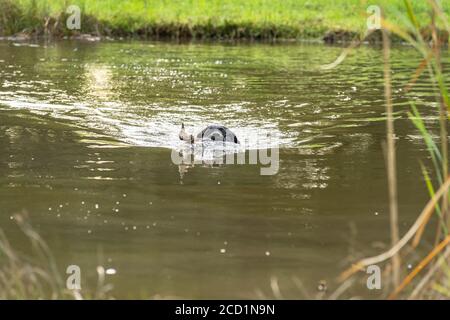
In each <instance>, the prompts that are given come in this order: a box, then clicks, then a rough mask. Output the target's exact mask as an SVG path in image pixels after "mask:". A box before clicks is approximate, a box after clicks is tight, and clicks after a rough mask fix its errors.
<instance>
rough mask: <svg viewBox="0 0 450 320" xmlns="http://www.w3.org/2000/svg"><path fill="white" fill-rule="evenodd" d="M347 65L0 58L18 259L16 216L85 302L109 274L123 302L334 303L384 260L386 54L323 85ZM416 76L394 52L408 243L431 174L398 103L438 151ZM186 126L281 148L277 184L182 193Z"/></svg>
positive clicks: (265, 47)
mask: <svg viewBox="0 0 450 320" xmlns="http://www.w3.org/2000/svg"><path fill="white" fill-rule="evenodd" d="M340 52H341V48H337V47H326V46H323V45H301V44H296V45H286V44H285V45H281V44H279V45H270V44H240V45H230V44H171V43H157V42H156V43H149V42H131V43H129V42H103V43H79V42H60V43H49V44H45V43H38V44H37V45H31V46H30V45H27V44H13V43H11V42H0V150H1V152H0V226H1V228H2V229H3V230H5V232H6V233H7V235H8V237H9V239H10V241H11V242H12V244H13V245H14V246H16V247H17V248H18V249H22V250H25V251H26V250H27V246H28V244H27V242H26V240H25V239H24V238H23V236H22V234H21V232H20V231H19V230H18V229H17V227H16V224H15V222H14V221H13V220H11V218H10V217H11V216H12V215H13V214H15V213H18V212H22V211H25V212H27V213H28V215H29V217H30V221H31V223H32V225H33V226H34V228H35V229H36V230H37V231H38V232H39V233H40V234H41V236H42V237H43V238H44V239H45V240H46V241H47V243H48V245H49V247H50V248H51V250H52V252H53V255H54V258H55V260H56V262H57V264H58V267H59V268H60V270H61V273H62V274H63V275H64V274H65V269H66V267H67V266H68V265H71V264H76V265H78V266H80V268H81V272H82V287H83V286H85V287H95V283H96V282H95V278H96V267H97V266H98V265H101V266H104V267H105V268H111V269H114V270H116V274H114V275H107V279H106V281H107V282H108V283H111V284H113V286H114V289H113V295H114V296H116V297H119V298H163V297H182V298H261V297H263V298H264V297H265V298H274V297H275V295H278V294H277V293H276V292H274V286H273V285H274V283H275V282H278V286H279V288H280V294H281V296H282V297H283V298H291V299H301V298H305V297H306V296H305V294H304V291H306V292H308V294H309V295H310V296H311V297H315V296H316V294H318V293H319V291H318V283H319V281H323V280H325V281H327V283H328V286H329V291H332V289H333V288H335V284H334V279H335V277H336V276H337V275H338V274H339V272H341V271H342V270H343V268H344V267H346V266H348V265H349V263H350V262H352V261H354V259H356V258H357V257H362V256H364V255H367V254H375V253H378V252H380V251H381V250H383V248H386V246H387V245H388V244H389V217H388V211H387V210H388V207H387V190H386V185H387V183H386V172H385V165H384V155H383V147H382V144H383V141H384V137H385V123H384V122H383V115H384V114H383V112H384V106H383V83H382V58H381V54H380V50H379V48H373V47H363V48H360V49H358V50H356V51H355V52H354V53H352V54H351V55H350V56H349V57H348V58H347V60H346V61H345V62H344V63H343V64H342V65H340V66H338V67H337V68H336V69H333V70H322V69H321V68H320V66H321V65H323V64H327V63H330V62H332V61H333V60H334V59H335V58H336V57H337V56H338V55H339V53H340ZM447 56H448V55H447V54H445V55H444V57H443V61H444V62H445V61H448V59H447ZM419 62H420V57H419V56H417V54H415V52H414V51H413V50H412V49H410V48H408V47H404V46H402V47H398V48H393V50H392V63H393V90H394V104H395V109H396V111H397V112H398V114H397V115H398V120H397V121H396V123H395V125H396V132H397V136H398V139H397V140H396V142H397V158H398V180H399V186H400V187H399V211H400V221H401V228H402V231H404V230H406V228H407V227H408V226H409V225H410V223H411V222H412V221H413V220H414V218H415V217H416V216H417V214H418V213H419V211H420V210H421V208H422V207H423V205H424V204H425V202H426V200H427V193H426V188H425V184H424V182H423V179H422V178H421V174H420V164H419V159H422V160H423V161H424V163H425V164H426V165H427V166H429V167H430V168H431V162H430V160H429V159H428V158H427V152H426V150H425V146H424V143H423V141H422V140H421V138H420V135H419V132H418V131H417V130H416V129H415V128H414V126H413V125H412V124H411V122H410V121H409V120H408V119H407V116H406V114H405V111H407V110H408V108H409V106H408V104H407V99H408V98H413V99H414V100H415V101H416V103H417V106H418V107H419V110H420V111H421V112H422V113H423V114H424V115H425V116H426V117H427V121H426V123H427V125H428V126H429V128H430V129H431V130H434V132H436V137H437V134H438V131H437V125H438V121H437V119H436V117H435V115H436V114H437V110H436V105H435V104H434V102H433V98H432V90H431V87H430V84H429V82H428V81H427V78H426V75H424V76H422V77H421V78H419V80H418V82H417V84H416V86H415V87H414V90H412V91H411V92H410V93H408V94H406V93H404V91H403V90H402V88H403V87H404V86H405V85H406V84H407V82H408V80H409V78H410V77H411V74H412V73H413V71H414V69H415V66H416V65H417V64H418V63H419ZM445 67H446V68H447V66H446V65H445ZM181 122H184V123H185V124H186V126H187V127H188V128H189V130H191V131H196V130H198V129H201V128H202V127H204V126H206V125H207V124H210V123H220V124H223V125H226V126H227V127H229V128H230V129H232V130H233V131H234V132H236V134H237V135H238V137H243V136H246V135H248V134H250V133H252V132H255V131H259V132H275V133H276V134H277V138H276V140H275V141H273V142H274V143H275V144H276V145H279V148H280V150H279V159H280V163H279V170H278V172H277V174H275V175H261V174H260V169H261V167H262V165H260V164H256V165H255V164H248V163H247V164H227V165H221V166H210V165H207V164H204V165H201V164H200V165H195V166H194V167H192V168H189V170H188V171H187V172H184V174H183V175H180V170H181V169H180V168H179V167H178V166H177V165H175V164H174V163H173V162H172V161H171V150H172V149H177V148H178V147H179V146H180V141H179V140H178V131H179V127H180V124H181ZM250 144H251V143H250ZM251 147H255V145H253V146H250V147H249V149H251ZM181 171H182V170H181ZM300 282H301V284H300ZM361 292H362V294H363V295H364V294H367V295H370V294H371V293H370V292H368V291H367V290H365V289H364V288H361Z"/></svg>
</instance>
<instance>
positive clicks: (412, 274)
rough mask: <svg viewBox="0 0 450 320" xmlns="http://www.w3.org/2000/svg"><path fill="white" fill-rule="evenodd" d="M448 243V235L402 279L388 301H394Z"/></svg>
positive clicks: (449, 238) (449, 237)
mask: <svg viewBox="0 0 450 320" xmlns="http://www.w3.org/2000/svg"><path fill="white" fill-rule="evenodd" d="M449 243H450V235H449V236H447V237H445V239H444V240H442V241H441V242H440V243H439V244H438V245H437V246H436V247H434V248H433V250H431V252H430V253H429V254H428V255H427V256H426V257H425V258H424V259H423V260H422V261H420V262H419V264H418V265H417V267H415V268H414V270H413V271H411V272H410V273H409V274H408V275H407V276H406V278H405V279H403V281H402V283H401V284H400V285H399V286H397V288H396V289H395V290H394V291H393V292H392V293H391V294H390V295H389V297H388V299H389V300H393V299H396V298H397V296H398V294H399V293H400V292H401V291H402V290H403V289H404V288H405V287H406V286H407V285H408V284H409V283H410V282H411V281H412V280H413V279H414V278H415V276H416V275H417V274H419V272H420V271H422V270H423V268H425V267H426V266H427V265H428V264H429V263H430V262H431V260H433V258H434V257H435V256H436V255H437V254H438V253H439V252H441V251H442V249H444V248H445V246H446V245H448V244H449Z"/></svg>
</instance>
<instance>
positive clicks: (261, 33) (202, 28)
mask: <svg viewBox="0 0 450 320" xmlns="http://www.w3.org/2000/svg"><path fill="white" fill-rule="evenodd" d="M70 4H76V5H78V6H79V7H80V8H81V9H82V13H83V16H82V30H81V31H82V32H86V33H89V32H90V33H92V32H95V31H97V30H99V31H100V32H101V33H103V34H111V35H134V34H138V35H146V36H150V37H152V36H153V37H154V36H169V37H196V38H254V39H273V38H287V39H298V38H320V37H322V36H324V34H325V33H327V32H328V31H346V32H348V33H351V34H355V33H361V32H363V31H364V30H365V27H366V9H367V7H368V6H369V5H371V4H375V2H371V1H366V0H334V1H329V0H246V1H243V0H171V1H169V0H129V1H121V0H89V1H87V0H71V1H68V0H65V1H64V0H15V1H13V0H0V9H1V10H0V12H3V14H2V13H0V33H3V35H11V34H13V33H17V32H20V31H23V30H26V31H35V32H37V33H39V32H43V30H44V28H43V25H44V21H45V19H46V17H51V18H52V19H51V22H52V23H50V24H49V25H50V26H52V25H53V24H54V21H58V19H59V21H60V23H59V24H58V28H59V29H58V31H59V33H65V34H67V32H68V31H67V30H64V24H65V23H64V20H65V19H64V17H65V14H64V11H65V8H66V6H67V5H70ZM376 4H378V5H380V6H381V7H382V8H383V10H384V11H385V12H386V15H387V16H388V17H389V18H391V19H392V20H393V22H396V23H402V21H400V18H398V16H400V15H399V14H398V13H399V12H403V13H404V12H405V9H404V2H403V0H377V1H376ZM442 5H443V7H444V10H445V11H446V12H447V13H449V12H450V1H442ZM1 7H3V8H1ZM413 9H414V11H415V13H416V15H417V17H418V18H419V21H420V22H421V23H423V24H424V25H425V24H427V22H429V14H428V11H429V8H428V6H427V1H424V0H420V1H414V3H413Z"/></svg>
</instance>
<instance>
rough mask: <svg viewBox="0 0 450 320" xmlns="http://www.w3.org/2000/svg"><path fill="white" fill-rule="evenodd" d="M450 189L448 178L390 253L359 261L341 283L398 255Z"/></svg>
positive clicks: (348, 271)
mask: <svg viewBox="0 0 450 320" xmlns="http://www.w3.org/2000/svg"><path fill="white" fill-rule="evenodd" d="M449 187H450V177H448V178H447V179H446V180H445V182H444V184H442V186H441V187H440V188H439V190H438V191H437V192H436V193H435V194H434V196H433V197H432V198H431V199H430V200H429V201H428V203H427V205H426V206H425V208H424V209H423V210H422V212H421V213H420V215H419V217H418V218H417V220H416V221H415V222H414V224H413V225H412V226H411V228H410V229H409V230H408V231H407V232H406V234H405V235H404V236H403V237H402V238H401V239H400V240H399V241H398V242H397V243H396V244H395V245H394V246H393V247H391V249H389V250H388V251H385V252H383V253H381V254H379V255H377V256H374V257H369V258H365V259H362V260H360V261H358V262H357V263H355V264H353V265H352V266H351V267H350V268H348V269H347V270H345V271H344V272H342V273H341V275H340V276H339V278H338V279H339V280H340V281H344V280H346V279H347V278H348V277H350V276H351V275H353V274H354V273H356V272H357V271H359V270H362V269H363V268H365V267H367V266H370V265H372V264H377V263H380V262H383V261H385V260H387V259H390V258H392V257H393V256H394V255H395V254H397V253H398V252H399V251H400V250H401V249H402V248H403V247H404V246H405V245H406V244H407V243H408V241H409V240H411V238H412V237H413V236H414V235H415V234H416V232H417V230H419V228H420V226H421V225H422V224H423V223H424V221H426V218H427V216H428V215H430V214H432V213H433V210H434V208H435V206H436V203H437V202H438V201H439V199H440V198H441V197H442V195H443V194H444V193H446V192H448V189H449Z"/></svg>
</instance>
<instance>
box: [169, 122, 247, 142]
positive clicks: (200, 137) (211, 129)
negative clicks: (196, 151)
mask: <svg viewBox="0 0 450 320" xmlns="http://www.w3.org/2000/svg"><path fill="white" fill-rule="evenodd" d="M178 136H179V137H180V140H183V141H186V142H189V143H195V142H197V141H205V140H210V141H217V142H231V143H240V142H239V140H238V138H237V137H236V135H235V134H234V133H233V132H232V131H231V130H230V129H228V128H227V127H225V126H222V125H209V126H207V127H206V128H205V129H203V130H202V131H201V132H199V133H198V134H197V136H195V137H194V135H192V134H189V133H187V132H186V130H185V129H184V123H182V124H181V130H180V133H179V135H178Z"/></svg>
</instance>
